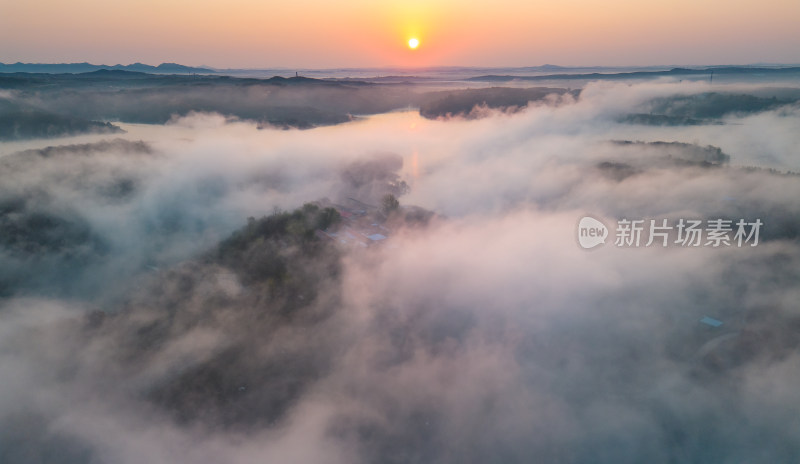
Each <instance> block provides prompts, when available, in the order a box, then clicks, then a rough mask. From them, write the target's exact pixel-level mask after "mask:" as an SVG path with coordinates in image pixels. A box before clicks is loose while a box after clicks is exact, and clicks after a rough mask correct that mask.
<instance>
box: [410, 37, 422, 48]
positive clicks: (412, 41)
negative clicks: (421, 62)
mask: <svg viewBox="0 0 800 464" xmlns="http://www.w3.org/2000/svg"><path fill="white" fill-rule="evenodd" d="M417 47H419V39H417V38H416V37H412V38H410V39H408V48H410V49H412V50H416V49H417Z"/></svg>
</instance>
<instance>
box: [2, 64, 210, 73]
mask: <svg viewBox="0 0 800 464" xmlns="http://www.w3.org/2000/svg"><path fill="white" fill-rule="evenodd" d="M102 69H105V70H121V71H135V72H146V73H153V74H213V73H215V72H216V71H214V70H213V69H208V68H195V67H191V66H184V65H181V64H177V63H161V64H160V65H158V66H151V65H148V64H143V63H133V64H127V65H122V64H115V65H113V66H108V65H104V64H100V65H98V64H91V63H54V64H49V63H13V64H4V63H0V72H4V73H15V72H27V73H46V74H59V73H73V74H77V73H88V72H92V71H97V70H102Z"/></svg>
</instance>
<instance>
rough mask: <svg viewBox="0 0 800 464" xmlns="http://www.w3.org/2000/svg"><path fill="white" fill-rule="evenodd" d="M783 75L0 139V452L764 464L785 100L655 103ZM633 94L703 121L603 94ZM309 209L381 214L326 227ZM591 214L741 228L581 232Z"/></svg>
mask: <svg viewBox="0 0 800 464" xmlns="http://www.w3.org/2000/svg"><path fill="white" fill-rule="evenodd" d="M712 90H713V91H712ZM781 92H782V95H787V94H789V93H792V92H794V90H792V89H789V90H786V89H778V88H773V87H769V86H764V85H762V86H755V85H749V84H736V85H730V86H714V87H713V88H711V87H710V86H708V84H705V83H678V82H668V81H664V82H651V83H643V84H635V85H628V84H626V83H595V84H589V85H587V86H586V87H585V88H583V89H582V91H581V92H580V95H579V96H577V97H576V98H572V97H570V98H566V97H564V96H562V97H561V98H559V99H555V100H552V101H542V102H539V103H530V104H528V105H527V106H526V107H524V108H518V109H517V111H515V112H509V111H506V110H504V109H491V108H489V107H486V106H484V107H481V108H480V110H479V112H480V116H481V117H480V118H469V117H458V116H455V117H453V116H452V115H451V117H449V118H446V119H443V118H439V119H426V118H423V117H421V116H420V115H419V113H418V112H417V111H414V110H406V111H399V112H390V113H384V114H379V115H376V116H372V117H369V118H365V119H363V120H358V121H353V122H349V123H346V124H341V125H337V126H332V127H320V128H316V129H312V130H306V131H298V130H288V131H287V130H277V129H271V128H268V129H263V128H262V129H259V128H258V125H257V123H254V122H247V121H241V120H237V119H233V118H230V117H226V116H221V115H219V114H215V113H202V112H194V113H191V114H188V115H186V116H177V117H175V118H172V119H171V120H170V121H169V122H168V123H167V124H164V125H157V126H150V125H139V124H120V125H121V127H122V128H123V129H125V130H126V133H125V134H120V135H114V136H95V137H97V139H96V140H92V141H88V142H86V143H84V142H85V141H80V143H77V142H76V141H75V140H71V139H67V140H60V139H59V140H56V141H53V142H54V143H53V144H51V145H53V148H43V146H42V144H41V143H40V142H36V143H34V142H32V143H31V144H30V146H29V147H27V148H28V150H27V151H19V150H17V148H20V146H19V144H17V145H14V146H13V147H14V150H9V149H7V148H4V147H3V145H0V153H1V155H0V177H2V179H3V182H2V183H0V227H1V228H2V236H0V237H2V238H0V291H2V296H0V298H2V300H0V371H2V372H3V375H2V376H0V377H1V378H0V460H1V461H3V462H9V463H16V462H19V463H23V462H24V463H35V462H59V463H122V464H125V463H138V462H151V463H165V464H166V463H175V462H193V463H219V462H235V463H250V462H253V463H255V462H265V461H267V462H272V461H291V462H307V463H352V462H364V463H378V462H380V463H409V462H420V463H428V462H442V463H451V462H452V463H463V462H531V461H532V460H534V461H541V462H570V463H589V462H591V463H619V462H654V463H660V462H664V463H668V462H764V463H767V462H769V463H772V462H790V461H792V460H793V459H794V458H795V456H797V454H798V453H800V436H798V433H800V432H798V430H800V427H798V426H799V425H800V424H799V423H798V417H800V414H798V413H800V411H798V407H797V405H798V404H800V398H798V394H797V393H796V391H797V389H796V388H795V386H796V385H797V383H798V380H800V356H798V354H797V349H798V346H800V335H798V334H799V333H800V331H798V329H799V328H800V312H799V311H798V308H797V304H796V301H797V297H798V285H797V282H800V275H798V270H799V269H800V265H798V264H800V263H799V262H800V247H799V246H798V233H800V222H798V218H800V205H798V203H797V201H796V199H797V198H798V196H799V195H800V177H798V176H797V174H794V173H793V172H796V171H800V161H798V160H800V158H798V151H797V147H798V146H800V135H799V134H798V132H797V131H796V127H797V126H798V122H800V109H798V107H797V105H796V103H793V102H791V101H787V102H783V103H782V104H780V105H766V106H763V107H759V108H758V109H757V110H753V111H744V110H742V111H723V112H722V113H719V114H717V113H715V114H710V113H702V112H695V113H692V114H688V113H686V112H683V113H680V114H679V113H678V111H679V110H678V109H679V108H684V109H685V108H686V105H690V104H689V103H687V102H688V101H691V99H692V98H693V97H696V98H700V99H704V100H703V101H706V100H708V98H707V97H703V95H716V94H726V95H752V96H754V98H771V97H769V96H768V95H769V94H771V93H772V94H775V93H781ZM712 99H713V98H712ZM667 100H670V101H672V102H673V104H672V105H671V106H670V107H669V108H670V109H669V110H666V109H664V108H665V107H664V103H663V102H665V101H667ZM725 101H726V102H728V100H725ZM747 101H750V100H747ZM658 105H662V106H661V107H659V106H658ZM681 105H683V106H681ZM656 108H660V109H658V111H656ZM650 112H654V113H658V114H662V113H663V114H665V115H668V116H676V117H677V116H680V117H684V116H685V117H693V118H694V117H696V118H714V119H715V120H716V121H718V122H719V124H689V125H644V124H631V123H630V121H626V120H625V116H626V115H628V114H650ZM472 115H473V116H474V115H476V113H472ZM6 147H11V145H10V144H9V145H6ZM387 194H392V195H394V196H396V197H397V198H399V200H400V204H401V208H400V209H399V210H397V211H394V212H389V211H381V201H382V199H383V198H385V196H386V195H387ZM308 202H317V203H316V205H309V206H306V207H303V205H304V204H305V203H308ZM411 205H416V206H417V207H419V208H412V207H411ZM326 206H328V207H337V208H340V210H341V211H342V212H344V213H347V214H349V212H350V211H355V210H358V209H363V210H365V211H366V212H365V213H364V214H366V215H367V216H368V217H370V218H372V217H374V218H375V219H374V221H375V224H374V227H384V229H383V232H382V233H383V235H385V236H387V237H388V238H386V239H385V240H382V241H381V242H380V243H379V244H378V245H375V246H370V247H360V246H354V245H353V244H352V243H350V242H348V243H347V244H344V243H342V242H344V241H345V240H344V239H342V237H344V236H345V232H346V231H345V229H344V228H343V229H339V235H336V236H335V239H333V240H330V239H329V236H328V235H326V234H324V233H322V231H321V230H318V229H319V228H321V227H322V226H319V224H320V221H321V219H320V218H321V217H323V216H321V215H322V214H324V213H325V210H324V208H325V207H326ZM297 208H300V209H297ZM426 211H429V212H430V213H424V214H423V212H426ZM586 214H591V215H593V216H594V217H597V218H598V219H600V220H602V221H603V222H604V223H606V224H607V225H609V226H611V225H615V224H616V221H618V220H620V219H625V218H627V219H661V218H664V219H668V220H670V221H677V220H678V219H679V218H686V219H701V220H708V219H717V218H724V219H733V220H736V219H740V218H742V219H746V220H747V221H754V220H756V219H760V220H761V221H763V223H764V228H763V231H762V235H761V241H760V243H759V244H758V246H755V247H751V246H745V247H736V246H730V247H720V248H713V247H697V248H685V247H680V246H678V245H673V246H669V247H666V248H663V247H644V246H642V247H639V248H623V247H616V246H615V245H614V244H613V237H611V240H609V241H608V242H607V243H606V245H604V246H602V247H600V248H598V249H596V250H592V251H586V250H583V249H581V248H580V247H579V246H578V244H577V241H576V226H577V224H578V221H579V219H580V218H581V217H582V216H584V215H586ZM248 217H250V218H251V219H250V220H248ZM420 218H421V219H420ZM345 220H346V218H345ZM346 224H347V223H345V225H346ZM326 225H327V223H326ZM367 226H369V227H372V226H373V224H367ZM342 227H344V226H342ZM353 227H355V226H353ZM365 227H366V226H365ZM334 230H335V228H334V227H333V226H331V228H330V231H334ZM340 239H341V240H340ZM706 316H708V317H711V318H714V319H716V320H718V321H721V322H723V324H722V325H721V326H720V327H716V328H715V327H711V326H709V325H706V324H702V323H700V320H701V319H702V318H703V317H706Z"/></svg>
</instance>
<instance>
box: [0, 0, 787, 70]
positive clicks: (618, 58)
mask: <svg viewBox="0 0 800 464" xmlns="http://www.w3.org/2000/svg"><path fill="white" fill-rule="evenodd" d="M798 24H800V1H798V0H760V1H753V0H747V1H744V0H726V1H724V2H723V1H716V0H714V1H711V0H670V1H658V0H652V1H643V0H636V1H634V0H606V1H594V0H560V1H547V2H544V1H536V0H527V1H518V0H505V1H502V0H500V1H488V0H469V1H468V0H462V1H455V0H428V1H417V0H413V1H379V0H352V1H333V0H293V1H280V2H277V1H276V2H270V1H263V0H261V1H257V0H228V1H225V2H221V1H211V0H172V1H168V0H158V1H157V0H134V1H131V0H102V1H101V0H73V1H64V0H25V1H12V0H0V62H6V63H8V62H15V61H24V62H72V61H89V62H93V63H103V64H116V63H122V64H128V63H132V62H136V61H139V62H144V63H148V64H158V63H161V62H165V61H172V62H180V63H182V64H189V65H200V64H205V65H210V66H215V67H289V68H292V67H299V68H330V67H350V66H353V67H355V66H402V67H409V66H411V67H416V66H435V65H475V66H529V65H539V64H544V63H551V64H560V65H647V64H723V63H732V64H736V63H754V62H783V63H798V62H800V33H798V32H797V27H798ZM412 36H415V37H418V38H419V40H420V43H421V45H420V47H419V49H418V50H415V51H411V50H409V49H408V46H407V41H408V39H409V38H410V37H412Z"/></svg>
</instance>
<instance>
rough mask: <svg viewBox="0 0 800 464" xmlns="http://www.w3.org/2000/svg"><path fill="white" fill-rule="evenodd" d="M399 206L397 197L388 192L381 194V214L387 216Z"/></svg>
mask: <svg viewBox="0 0 800 464" xmlns="http://www.w3.org/2000/svg"><path fill="white" fill-rule="evenodd" d="M399 207H400V202H399V201H397V198H395V196H394V195H392V194H391V193H389V194H386V195H384V196H383V199H382V200H381V211H382V212H383V214H385V215H387V216H389V215H390V214H392V213H393V212H394V211H397V209H398V208H399Z"/></svg>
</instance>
